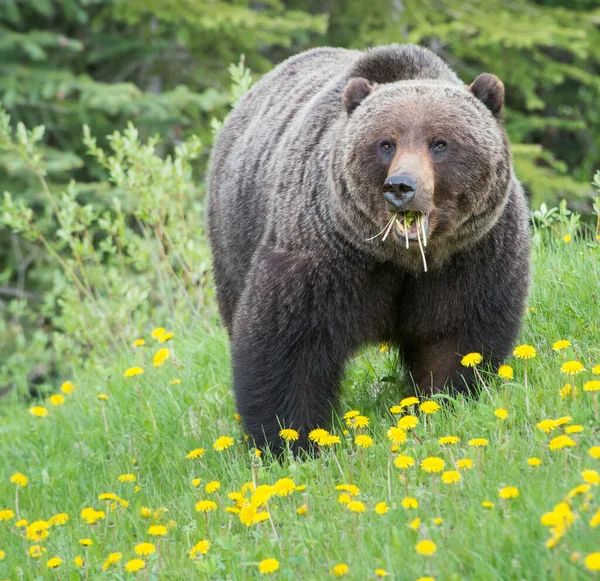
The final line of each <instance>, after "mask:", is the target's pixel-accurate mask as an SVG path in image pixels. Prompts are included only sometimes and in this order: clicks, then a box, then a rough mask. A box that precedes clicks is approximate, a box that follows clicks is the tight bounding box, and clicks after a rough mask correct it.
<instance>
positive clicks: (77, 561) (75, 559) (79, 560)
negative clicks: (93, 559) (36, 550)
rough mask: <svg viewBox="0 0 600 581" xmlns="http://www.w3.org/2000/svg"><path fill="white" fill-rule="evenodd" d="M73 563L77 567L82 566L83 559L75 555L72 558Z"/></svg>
mask: <svg viewBox="0 0 600 581" xmlns="http://www.w3.org/2000/svg"><path fill="white" fill-rule="evenodd" d="M44 550H45V549H44ZM73 563H75V565H77V566H78V567H83V559H82V558H81V557H80V556H77V557H75V558H74V559H73Z"/></svg>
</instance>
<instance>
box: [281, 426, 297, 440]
mask: <svg viewBox="0 0 600 581" xmlns="http://www.w3.org/2000/svg"><path fill="white" fill-rule="evenodd" d="M279 435H280V436H281V437H282V438H283V439H284V440H287V441H288V442H289V441H292V442H293V441H296V440H297V439H298V438H299V437H300V434H298V432H297V431H296V430H292V428H285V429H284V430H281V431H280V432H279Z"/></svg>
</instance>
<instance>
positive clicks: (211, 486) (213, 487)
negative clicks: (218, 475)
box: [204, 480, 221, 494]
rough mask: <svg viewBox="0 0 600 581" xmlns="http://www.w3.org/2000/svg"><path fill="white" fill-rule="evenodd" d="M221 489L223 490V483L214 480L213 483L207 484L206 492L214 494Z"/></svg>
mask: <svg viewBox="0 0 600 581" xmlns="http://www.w3.org/2000/svg"><path fill="white" fill-rule="evenodd" d="M219 488H221V483H220V482H219V481H218V480H213V481H212V482H207V483H206V486H205V487H204V490H205V491H206V492H207V493H208V494H212V493H213V492H216V491H217V490H219Z"/></svg>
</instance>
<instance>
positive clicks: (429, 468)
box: [421, 456, 444, 472]
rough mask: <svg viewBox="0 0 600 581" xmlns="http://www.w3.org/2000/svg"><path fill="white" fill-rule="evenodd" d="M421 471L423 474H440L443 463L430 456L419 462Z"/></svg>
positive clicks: (439, 459)
mask: <svg viewBox="0 0 600 581" xmlns="http://www.w3.org/2000/svg"><path fill="white" fill-rule="evenodd" d="M421 469H422V470H425V472H441V471H442V470H443V469H444V461H443V460H442V459H441V458H437V457H436V456H430V457H429V458H425V460H423V461H422V462H421Z"/></svg>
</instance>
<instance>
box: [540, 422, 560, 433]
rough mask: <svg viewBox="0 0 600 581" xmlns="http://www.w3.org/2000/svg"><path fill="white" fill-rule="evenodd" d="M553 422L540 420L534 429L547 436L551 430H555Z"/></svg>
mask: <svg viewBox="0 0 600 581" xmlns="http://www.w3.org/2000/svg"><path fill="white" fill-rule="evenodd" d="M556 427H557V426H556V421H555V420H542V421H541V422H539V423H537V424H536V428H538V429H540V430H542V432H545V433H546V434H549V433H550V432H551V431H552V430H554V429H555V428H556Z"/></svg>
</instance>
